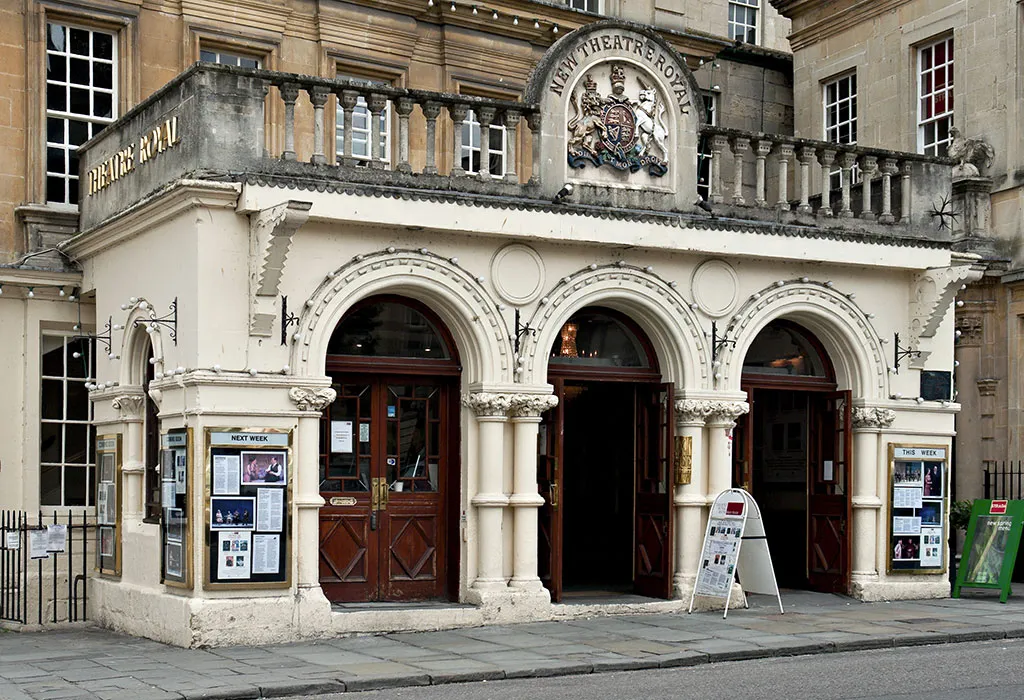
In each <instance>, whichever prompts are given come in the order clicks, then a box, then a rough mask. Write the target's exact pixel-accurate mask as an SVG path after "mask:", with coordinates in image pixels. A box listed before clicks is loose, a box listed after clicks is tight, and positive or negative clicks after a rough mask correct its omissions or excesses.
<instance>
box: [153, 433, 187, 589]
mask: <svg viewBox="0 0 1024 700" xmlns="http://www.w3.org/2000/svg"><path fill="white" fill-rule="evenodd" d="M191 447H192V429H191V428H180V429H177V430H170V431H168V432H167V433H165V434H163V435H161V436H160V500H161V505H162V508H161V513H162V516H163V517H162V520H161V528H160V535H161V542H162V545H163V547H162V562H163V563H162V566H161V572H160V576H161V580H162V581H163V583H165V584H167V585H168V586H175V587H179V588H191V587H192V497H191V486H192V484H191V473H192V464H191V461H192V457H191Z"/></svg>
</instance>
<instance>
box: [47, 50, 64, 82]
mask: <svg viewBox="0 0 1024 700" xmlns="http://www.w3.org/2000/svg"><path fill="white" fill-rule="evenodd" d="M67 77H68V59H67V58H65V57H64V56H57V55H54V54H52V53H51V54H47V56H46V79H47V80H55V81H58V82H63V81H65V80H67Z"/></svg>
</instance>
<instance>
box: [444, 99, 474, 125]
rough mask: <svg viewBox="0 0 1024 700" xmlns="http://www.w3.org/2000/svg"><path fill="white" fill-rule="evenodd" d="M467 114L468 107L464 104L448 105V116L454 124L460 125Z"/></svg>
mask: <svg viewBox="0 0 1024 700" xmlns="http://www.w3.org/2000/svg"><path fill="white" fill-rule="evenodd" d="M468 112H469V105H464V104H459V103H456V104H453V105H448V116H449V117H451V118H452V121H453V122H455V123H456V124H461V123H462V122H464V121H466V114H467V113H468Z"/></svg>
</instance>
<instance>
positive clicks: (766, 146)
mask: <svg viewBox="0 0 1024 700" xmlns="http://www.w3.org/2000/svg"><path fill="white" fill-rule="evenodd" d="M772 145H773V144H772V142H771V141H768V140H766V139H758V140H757V141H755V142H754V148H755V149H757V150H756V153H755V155H756V156H757V161H756V166H757V167H756V176H757V178H756V180H755V181H754V182H755V186H754V204H755V205H756V206H759V207H766V206H768V196H767V194H766V191H765V190H766V183H765V171H764V168H765V158H767V157H768V154H769V153H771V152H772Z"/></svg>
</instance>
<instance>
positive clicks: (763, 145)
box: [754, 139, 775, 158]
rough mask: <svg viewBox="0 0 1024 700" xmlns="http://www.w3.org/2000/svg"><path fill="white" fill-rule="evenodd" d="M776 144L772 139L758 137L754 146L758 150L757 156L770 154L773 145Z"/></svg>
mask: <svg viewBox="0 0 1024 700" xmlns="http://www.w3.org/2000/svg"><path fill="white" fill-rule="evenodd" d="M774 145H775V142H774V141H772V140H771V139H757V140H756V141H754V148H755V149H756V151H757V157H758V158H765V157H767V156H768V154H769V153H771V152H772V146H774Z"/></svg>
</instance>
